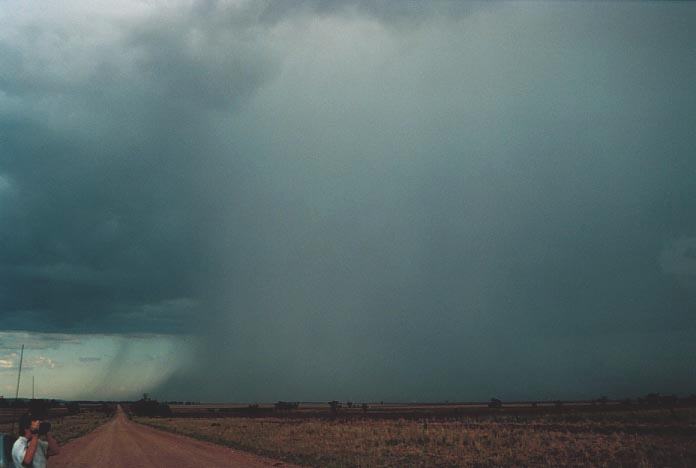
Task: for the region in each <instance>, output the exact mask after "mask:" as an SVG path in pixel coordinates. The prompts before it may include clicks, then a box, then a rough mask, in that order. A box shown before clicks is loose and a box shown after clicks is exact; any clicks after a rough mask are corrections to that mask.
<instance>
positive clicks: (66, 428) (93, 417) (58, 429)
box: [0, 411, 110, 444]
mask: <svg viewBox="0 0 696 468" xmlns="http://www.w3.org/2000/svg"><path fill="white" fill-rule="evenodd" d="M109 419H110V417H109V416H105V415H104V413H101V412H97V411H88V412H82V413H79V414H75V415H69V416H61V417H56V418H50V422H51V432H52V433H53V436H54V437H55V438H56V440H57V441H58V443H59V444H64V443H66V442H68V441H69V440H72V439H75V438H77V437H81V436H83V435H85V434H87V433H88V432H91V431H93V430H94V429H96V428H97V427H99V426H100V425H102V424H104V423H105V422H106V421H108V420H109ZM11 429H12V424H11V423H3V424H0V432H4V433H6V434H9V433H10V431H11ZM16 430H17V426H16V425H15V431H16Z"/></svg>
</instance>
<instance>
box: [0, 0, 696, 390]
mask: <svg viewBox="0 0 696 468" xmlns="http://www.w3.org/2000/svg"><path fill="white" fill-rule="evenodd" d="M462 5H464V6H462ZM102 8H103V6H102ZM692 8H693V7H692V6H691V5H672V4H628V5H627V4H621V5H608V4H603V3H597V4H595V3H592V4H571V5H559V4H552V3H539V4H521V3H512V4H495V6H493V7H486V8H481V7H479V6H473V7H472V6H471V5H470V4H464V3H463V2H436V3H425V2H413V3H410V2H396V1H395V2H361V1H342V2H339V1H326V2H318V1H298V2H268V3H258V2H239V3H223V2H200V3H192V4H169V5H168V6H165V7H162V6H159V7H152V6H148V4H144V3H140V2H133V3H128V4H126V5H125V6H121V7H120V8H119V9H118V13H116V12H112V13H108V11H109V10H108V9H106V8H104V11H105V12H106V13H104V12H103V11H101V10H100V9H99V8H97V9H96V10H95V9H92V10H90V9H86V10H85V11H82V10H80V9H78V10H80V11H81V15H76V14H75V11H72V10H71V9H69V8H68V9H67V11H43V10H41V9H40V8H38V9H36V11H33V10H32V9H31V7H29V11H28V12H25V13H26V14H25V13H16V14H15V15H14V16H7V18H10V19H5V20H3V21H5V24H0V26H2V28H0V29H2V30H3V31H10V32H11V33H5V34H3V35H0V135H1V136H0V226H1V229H0V311H1V313H2V325H3V328H4V329H15V330H32V331H54V332H83V333H87V332H95V333H175V334H178V333H191V334H193V335H195V336H196V337H197V338H198V339H197V340H196V344H195V345H194V346H195V347H196V355H195V356H194V359H192V362H193V363H194V365H192V366H191V367H190V368H183V369H181V370H180V371H179V372H178V373H176V374H175V375H174V376H173V377H172V378H171V379H170V380H168V381H167V382H165V383H164V384H163V385H162V387H161V388H160V389H159V391H160V393H162V394H166V395H168V396H170V397H172V398H200V399H215V400H225V399H238V400H255V399H259V400H261V399H326V398H329V399H330V398H354V399H371V398H376V399H389V398H394V399H445V398H448V399H458V398H462V399H470V398H488V397H490V396H492V395H493V394H495V395H498V396H501V397H504V398H506V397H510V398H537V397H549V398H563V397H575V396H578V397H581V396H596V395H595V394H607V393H609V394H611V393H612V392H614V393H613V395H616V396H622V395H623V394H631V393H633V394H635V393H639V392H643V391H644V390H645V391H648V390H656V391H661V390H664V391H682V389H686V388H688V387H689V386H690V385H693V384H694V381H693V374H692V373H689V372H690V371H689V365H690V364H689V360H688V359H687V358H686V357H684V356H687V355H688V354H689V353H690V352H691V351H693V345H692V344H691V343H693V342H694V341H693V337H694V330H695V329H696V323H695V322H694V315H693V313H692V311H693V307H694V305H695V301H696V294H695V289H694V282H693V276H694V271H695V270H694V268H695V267H694V262H693V258H692V255H691V253H690V252H691V251H692V250H693V245H694V244H693V242H694V240H693V239H694V238H696V216H694V215H693V214H694V202H693V200H696V184H693V177H694V175H695V170H696V167H695V166H694V164H695V160H694V158H693V154H692V153H693V148H694V143H696V140H694V136H693V131H692V128H691V127H692V125H691V122H693V120H694V109H695V108H696V95H695V94H694V92H693V87H692V83H693V81H694V78H696V58H695V57H696V54H693V53H692V52H693V50H692V49H693V48H692V47H691V46H690V44H692V43H693V30H694V28H693V26H694V25H693V24H692V23H693V21H692V20H690V19H689V18H692V17H693V16H690V15H688V14H685V13H688V12H690V11H691V10H690V9H692ZM687 10H688V11H687ZM18 11H21V10H20V9H18ZM124 12H125V13H124ZM394 25H396V26H397V27H393V26H394ZM690 47H691V48H690ZM122 352H123V353H125V345H124V350H123V351H122ZM118 360H119V358H118V356H117V357H116V358H114V359H113V360H112V361H111V362H110V363H109V366H107V367H108V368H107V372H106V373H105V375H108V373H109V372H110V370H113V369H115V368H116V367H118V366H119V365H120V364H119V362H118ZM114 366H115V367H114ZM510 382H515V384H514V388H513V389H511V388H510ZM655 382H659V383H660V384H662V385H664V386H665V387H667V388H664V389H662V387H660V388H653V387H651V388H649V389H648V388H646V387H647V386H649V385H652V384H653V383H655ZM107 385H108V384H104V382H100V383H99V385H98V386H101V387H100V388H102V387H106V386H107ZM506 392H507V393H506Z"/></svg>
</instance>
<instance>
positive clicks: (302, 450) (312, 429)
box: [134, 408, 696, 467]
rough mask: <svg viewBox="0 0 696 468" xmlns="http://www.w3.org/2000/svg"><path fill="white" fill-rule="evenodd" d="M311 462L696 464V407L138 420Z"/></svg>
mask: <svg viewBox="0 0 696 468" xmlns="http://www.w3.org/2000/svg"><path fill="white" fill-rule="evenodd" d="M134 419H135V420H136V421H138V422H141V423H144V424H148V425H151V426H154V427H157V428H161V429H165V430H169V431H173V432H177V433H181V434H185V435H189V436H192V437H196V438H200V439H204V440H209V441H213V442H216V443H220V444H225V445H229V446H232V447H236V448H239V449H243V450H248V451H252V452H256V453H260V454H263V455H267V456H271V457H274V458H278V459H283V460H286V461H291V462H294V463H299V464H305V465H310V466H462V465H464V466H549V465H551V466H588V465H592V466H645V467H647V466H672V467H688V466H696V410H695V409H693V408H679V409H675V410H668V409H640V410H633V411H628V410H627V411H613V412H607V413H601V412H588V413H581V412H580V413H578V412H575V413H572V414H563V413H553V414H538V415H533V416H528V417H525V418H522V419H521V418H519V417H506V416H503V417H489V418H486V419H480V418H466V417H464V418H458V419H452V420H430V421H428V420H406V419H382V420H379V419H356V418H348V419H341V418H338V419H336V420H330V419H312V418H309V419H308V418H298V419H293V418H288V417H283V418H273V417H262V418H243V417H227V418H219V417H218V418H134Z"/></svg>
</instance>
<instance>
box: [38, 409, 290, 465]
mask: <svg viewBox="0 0 696 468" xmlns="http://www.w3.org/2000/svg"><path fill="white" fill-rule="evenodd" d="M48 466H49V467H50V468H58V467H61V468H63V467H64V468H68V467H69V468H83V467H84V468H97V467H99V468H102V467H123V468H138V467H148V468H150V467H162V468H165V467H167V468H171V467H176V468H186V467H202V466H205V467H228V466H231V467H235V466H236V467H245V468H246V467H249V468H256V467H269V466H280V467H289V466H291V465H289V464H286V463H283V462H279V461H276V460H271V459H268V458H263V457H259V456H256V455H252V454H250V453H246V452H241V451H239V450H234V449H231V448H227V447H223V446H220V445H215V444H211V443H208V442H202V441H199V440H195V439H191V438H189V437H184V436H180V435H176V434H170V433H168V432H164V431H159V430H157V429H153V428H151V427H147V426H143V425H140V424H136V423H134V422H131V421H129V420H128V418H127V417H126V416H125V414H124V413H123V411H122V410H121V407H120V406H119V408H118V410H117V412H116V416H114V419H112V420H111V421H109V422H108V423H106V424H104V425H103V426H101V427H99V428H98V429H96V430H95V431H94V432H91V433H90V434H87V435H86V436H84V437H80V438H78V439H75V440H72V441H70V442H69V443H67V444H66V445H65V446H63V447H62V448H61V453H60V455H57V456H55V457H51V458H50V460H49V461H48Z"/></svg>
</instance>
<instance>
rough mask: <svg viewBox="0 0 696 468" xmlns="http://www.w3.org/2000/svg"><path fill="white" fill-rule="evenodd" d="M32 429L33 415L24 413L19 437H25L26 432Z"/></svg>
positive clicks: (21, 417)
mask: <svg viewBox="0 0 696 468" xmlns="http://www.w3.org/2000/svg"><path fill="white" fill-rule="evenodd" d="M30 427H31V415H30V414H29V413H24V414H23V415H21V416H20V417H19V435H20V436H23V435H24V431H26V430H27V429H29V428H30Z"/></svg>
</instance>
